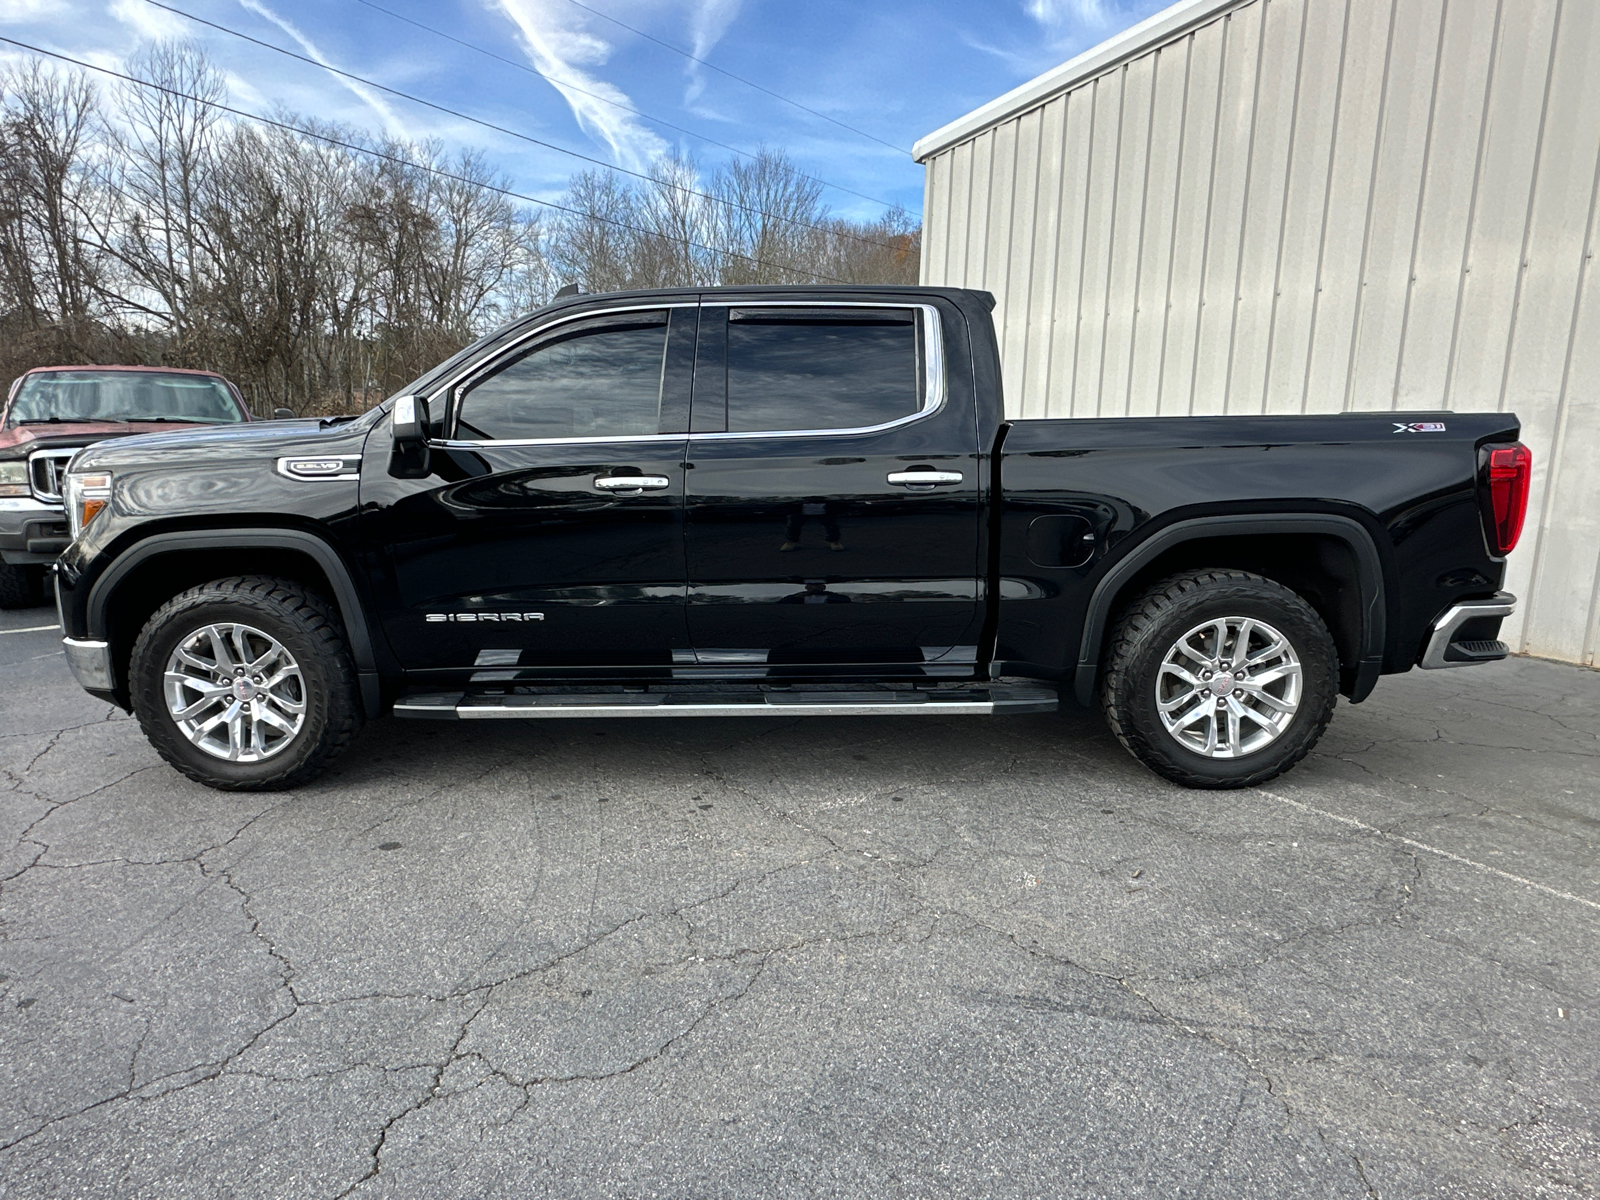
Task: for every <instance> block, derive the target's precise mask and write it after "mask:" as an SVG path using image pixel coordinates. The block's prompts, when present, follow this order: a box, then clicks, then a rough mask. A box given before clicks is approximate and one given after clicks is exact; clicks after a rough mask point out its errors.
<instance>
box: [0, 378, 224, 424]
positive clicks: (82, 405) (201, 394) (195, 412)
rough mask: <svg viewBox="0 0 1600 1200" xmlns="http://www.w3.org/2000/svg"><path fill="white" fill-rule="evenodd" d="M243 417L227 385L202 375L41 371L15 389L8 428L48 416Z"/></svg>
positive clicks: (210, 420)
mask: <svg viewBox="0 0 1600 1200" xmlns="http://www.w3.org/2000/svg"><path fill="white" fill-rule="evenodd" d="M52 419H53V420H56V421H61V422H69V421H192V422H194V423H196V424H199V425H232V424H236V423H237V422H239V421H243V420H244V419H245V418H244V412H243V411H242V410H241V409H240V407H239V405H238V404H237V403H235V401H234V398H233V393H232V392H230V391H229V390H228V385H227V384H226V383H224V382H223V381H222V380H220V379H216V378H213V377H211V376H208V375H166V374H162V373H161V372H159V371H41V372H39V373H38V374H36V375H29V376H28V377H27V378H26V379H24V380H23V381H22V386H21V387H20V388H18V389H17V396H16V399H15V400H14V401H13V402H12V404H11V413H10V416H9V418H8V419H7V421H6V424H7V425H8V426H17V425H26V424H29V423H34V422H48V421H51V420H52Z"/></svg>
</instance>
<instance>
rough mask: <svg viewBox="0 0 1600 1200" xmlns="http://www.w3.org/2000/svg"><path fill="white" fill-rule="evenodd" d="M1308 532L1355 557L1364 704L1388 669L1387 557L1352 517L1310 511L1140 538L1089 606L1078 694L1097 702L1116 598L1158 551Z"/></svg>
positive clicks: (1174, 528)
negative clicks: (1203, 541)
mask: <svg viewBox="0 0 1600 1200" xmlns="http://www.w3.org/2000/svg"><path fill="white" fill-rule="evenodd" d="M1274 533H1309V534H1323V535H1326V536H1328V537H1333V538H1337V539H1338V540H1339V541H1341V542H1343V543H1345V545H1347V546H1348V547H1349V548H1350V552H1351V554H1353V555H1354V556H1355V562H1356V576H1357V581H1358V583H1359V585H1360V588H1361V639H1360V643H1359V644H1360V646H1361V658H1360V660H1359V661H1358V663H1357V664H1356V680H1355V684H1354V686H1353V687H1352V688H1351V691H1350V702H1351V703H1352V704H1359V703H1361V701H1363V700H1365V699H1366V698H1367V697H1368V696H1369V695H1371V693H1372V688H1373V685H1375V684H1376V683H1377V682H1378V674H1379V672H1380V671H1382V669H1383V652H1384V645H1385V639H1386V638H1387V636H1388V608H1387V605H1386V603H1385V599H1384V584H1383V560H1382V558H1380V557H1379V555H1378V546H1377V543H1376V542H1374V541H1373V538H1372V534H1371V532H1370V531H1369V530H1368V529H1367V527H1366V526H1365V525H1363V524H1361V522H1359V521H1357V520H1355V519H1354V518H1352V517H1340V516H1334V515H1332V514H1311V513H1259V514H1240V515H1237V516H1221V517H1198V518H1195V519H1193V520H1188V521H1178V522H1176V523H1175V524H1172V525H1168V526H1167V527H1166V528H1165V529H1161V530H1158V531H1156V532H1155V533H1153V534H1151V535H1150V536H1149V537H1147V538H1146V539H1145V540H1144V541H1142V542H1140V543H1139V545H1138V546H1136V547H1135V548H1134V549H1133V550H1131V551H1130V552H1129V553H1127V554H1126V555H1124V556H1123V557H1122V558H1120V559H1119V560H1117V562H1116V563H1115V564H1114V565H1113V566H1112V568H1111V569H1110V570H1109V571H1107V572H1106V573H1105V574H1104V575H1103V576H1101V578H1100V582H1099V583H1097V584H1096V585H1095V588H1094V592H1093V593H1092V594H1091V595H1090V597H1089V609H1088V612H1087V613H1085V614H1084V618H1083V636H1082V638H1081V639H1080V640H1079V642H1078V664H1077V668H1076V669H1075V670H1074V671H1073V676H1072V685H1073V692H1074V694H1075V695H1076V697H1077V700H1078V703H1079V704H1082V705H1084V706H1085V707H1087V706H1089V705H1091V704H1093V702H1094V686H1095V682H1096V680H1097V678H1098V676H1099V671H1100V647H1101V643H1102V642H1103V641H1104V640H1105V635H1106V627H1107V626H1108V625H1109V624H1110V622H1111V615H1112V614H1111V602H1112V601H1113V600H1114V599H1116V595H1117V592H1118V591H1119V590H1120V589H1121V588H1122V586H1123V585H1124V584H1126V583H1127V582H1128V580H1129V579H1131V578H1133V576H1134V575H1136V574H1137V573H1138V572H1139V571H1140V570H1142V569H1143V568H1144V567H1145V566H1146V565H1148V564H1149V563H1150V561H1151V560H1152V559H1154V558H1155V557H1156V556H1157V555H1159V554H1162V553H1163V552H1165V551H1167V550H1170V549H1171V548H1172V547H1173V546H1176V545H1179V544H1181V543H1183V542H1192V541H1196V540H1197V539H1200V538H1213V537H1248V536H1251V535H1253V534H1274Z"/></svg>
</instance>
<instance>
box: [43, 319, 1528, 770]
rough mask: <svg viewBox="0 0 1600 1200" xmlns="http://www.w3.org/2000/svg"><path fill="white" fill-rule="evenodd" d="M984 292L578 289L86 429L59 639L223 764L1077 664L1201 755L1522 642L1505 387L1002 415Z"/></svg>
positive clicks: (1009, 684) (1000, 683)
mask: <svg viewBox="0 0 1600 1200" xmlns="http://www.w3.org/2000/svg"><path fill="white" fill-rule="evenodd" d="M992 307H993V300H992V298H991V297H990V296H989V295H987V294H986V293H983V292H975V291H965V290H958V289H947V288H911V287H899V288H896V287H849V288H740V289H706V290H690V291H653V292H630V293H614V294H607V295H598V296H580V297H573V298H570V299H562V300H558V301H557V302H556V303H554V304H552V305H550V306H548V307H546V308H544V309H542V310H540V311H538V312H536V313H534V314H533V315H531V316H529V317H526V318H524V319H521V320H519V321H516V322H514V323H512V324H509V325H507V326H505V327H504V328H502V329H499V330H496V331H495V332H493V333H491V334H489V335H488V336H486V337H484V338H483V339H481V340H480V341H478V342H477V343H476V344H474V345H472V346H470V347H468V348H467V349H466V350H463V351H462V352H461V353H459V354H457V355H455V356H454V357H452V358H450V359H449V360H448V361H446V362H444V363H443V364H441V365H440V366H438V367H437V368H435V369H434V370H432V371H430V372H429V373H428V374H427V375H425V376H424V377H423V378H421V379H419V380H417V381H416V382H415V383H414V384H412V385H411V386H410V387H408V388H406V389H404V391H403V392H402V393H400V394H397V395H395V396H393V397H391V398H390V399H389V400H387V401H385V402H384V403H383V404H382V405H380V406H378V407H377V408H375V409H373V410H371V411H369V412H368V413H366V414H365V415H364V416H361V417H358V418H354V419H341V420H321V421H297V422H278V423H274V424H270V425H242V424H241V425H237V426H233V427H230V428H218V429H210V430H204V431H190V432H184V433H172V434H158V435H153V436H149V437H140V438H132V439H127V440H121V441H115V442H102V443H100V444H98V445H95V446H91V447H89V448H88V449H86V450H84V451H82V452H81V453H80V454H78V456H77V457H76V458H75V459H74V460H73V461H72V463H71V466H70V468H69V470H68V472H67V475H66V480H65V494H66V499H67V507H68V515H69V519H70V521H71V523H72V533H73V538H74V540H73V542H72V544H71V546H70V547H69V548H68V550H67V551H66V553H65V554H64V555H63V556H62V558H61V559H60V561H59V563H58V565H57V571H56V586H57V596H58V602H59V605H60V609H61V621H62V627H63V631H64V633H65V635H66V636H65V650H66V655H67V659H68V661H69V663H70V665H71V668H72V670H73V672H74V674H75V675H76V676H77V678H78V680H79V682H80V683H81V684H82V685H83V686H84V687H85V688H86V689H88V691H89V692H91V693H92V694H93V695H95V696H98V697H100V698H102V699H105V700H109V701H112V702H114V703H115V704H118V705H120V706H122V707H123V708H125V709H128V710H130V711H132V712H133V713H135V714H136V715H137V716H138V719H139V721H140V723H141V725H142V726H143V728H144V731H145V733H146V734H147V736H148V737H149V738H150V740H151V742H152V743H153V744H154V745H155V747H156V748H157V750H159V752H160V753H161V754H162V755H163V756H164V757H165V758H166V759H167V761H168V762H170V763H171V764H172V765H173V766H174V767H176V768H177V769H178V770H180V771H183V772H184V773H185V774H187V775H189V776H190V777H191V778H194V779H196V780H199V781H200V782H202V783H205V784H209V785H211V786H213V787H218V788H225V789H252V788H270V787H287V786H291V785H294V784H296V783H299V782H301V781H303V780H306V779H308V778H310V777H311V776H312V775H314V774H315V773H316V772H317V771H319V770H321V769H322V768H323V767H324V766H325V765H326V764H327V763H328V762H329V761H330V760H331V759H332V758H333V757H334V756H335V755H336V754H337V753H338V752H339V751H340V750H342V749H343V748H344V746H345V745H346V743H348V742H349V740H350V739H351V737H352V735H353V734H354V733H355V732H356V731H357V729H358V728H359V727H360V726H361V724H362V723H363V721H365V720H368V719H371V718H375V717H378V716H380V715H382V714H387V713H391V712H392V713H393V714H394V715H396V716H398V717H405V718H415V719H433V720H440V719H442V720H452V721H478V720H537V719H550V718H570V717H589V718H593V717H616V716H626V717H687V716H715V717H747V716H765V717H799V716H824V715H828V716H856V715H861V716H897V717H920V716H939V715H967V714H999V713H1025V712H1040V711H1046V710H1050V709H1053V708H1055V707H1056V705H1057V704H1058V702H1059V701H1060V699H1061V698H1062V697H1063V696H1065V697H1069V698H1074V699H1076V701H1078V702H1080V703H1082V704H1086V705H1093V704H1099V705H1100V706H1101V707H1102V709H1103V711H1104V713H1105V716H1106V718H1107V720H1108V721H1109V723H1110V725H1111V728H1112V729H1113V730H1114V731H1115V733H1116V735H1117V737H1118V738H1119V739H1121V741H1122V742H1123V744H1124V745H1125V746H1126V747H1127V748H1128V749H1129V750H1130V751H1131V752H1132V753H1133V754H1135V755H1136V756H1137V757H1138V758H1139V759H1141V760H1142V761H1143V762H1145V763H1146V764H1147V765H1148V766H1150V767H1151V768H1153V769H1154V770H1155V771H1157V772H1159V773H1160V774H1162V775H1164V776H1166V777H1167V778H1168V779H1171V780H1175V781H1177V782H1178V783H1181V784H1186V785H1189V786H1195V787H1237V786H1242V785H1248V784H1254V783H1258V782H1260V781H1262V780H1266V779H1270V778H1272V777H1273V776H1275V775H1277V774H1279V773H1281V772H1282V771H1284V770H1286V769H1288V768H1289V767H1291V766H1292V765H1293V764H1294V763H1296V762H1297V761H1298V760H1299V759H1301V758H1302V757H1303V756H1304V755H1305V754H1306V753H1307V752H1308V751H1309V750H1310V749H1311V747H1312V746H1313V745H1314V744H1315V743H1316V741H1317V739H1318V737H1319V736H1320V735H1321V733H1322V731H1323V729H1324V727H1325V726H1326V725H1327V723H1328V720H1329V717H1330V716H1331V714H1332V712H1333V708H1334V704H1335V701H1336V698H1337V697H1338V696H1339V695H1341V694H1342V695H1344V696H1345V697H1347V698H1348V700H1349V701H1350V702H1351V703H1359V702H1360V701H1361V700H1363V699H1365V698H1366V696H1367V695H1368V694H1369V693H1370V692H1371V691H1372V689H1373V685H1374V684H1375V683H1376V682H1377V680H1378V677H1379V676H1380V675H1384V674H1392V673H1395V672H1401V671H1408V670H1410V669H1411V668H1413V667H1417V666H1421V667H1430V668H1431V667H1456V666H1470V665H1478V664H1483V663H1487V662H1490V661H1493V660H1495V659H1499V658H1503V657H1504V656H1505V655H1506V653H1507V648H1506V647H1505V646H1504V645H1503V644H1502V643H1501V642H1500V641H1499V640H1498V633H1499V626H1500V622H1501V619H1502V618H1503V617H1505V616H1507V615H1508V614H1509V613H1511V611H1512V608H1513V605H1514V599H1513V598H1512V597H1511V596H1509V595H1507V594H1505V593H1504V592H1502V591H1500V585H1501V583H1502V580H1503V575H1504V572H1505V559H1506V555H1507V554H1508V553H1509V552H1510V550H1511V548H1512V546H1513V545H1514V544H1515V543H1516V540H1517V536H1518V533H1519V530H1520V528H1521V524H1522V518H1523V513H1524V510H1525V507H1526V500H1527V488H1528V475H1529V456H1528V452H1527V450H1526V448H1525V447H1523V446H1522V445H1520V444H1519V443H1518V442H1517V437H1518V434H1519V426H1518V422H1517V419H1516V418H1515V417H1514V416H1509V415H1506V414H1503V413H1472V414H1466V413H1437V412H1435V413H1426V414H1412V413H1391V412H1369V413H1346V414H1343V415H1338V416H1266V417H1262V416H1218V417H1190V418H1184V417H1179V418H1116V419H1093V420H1085V419H1080V420H1015V419H1007V417H1006V416H1005V415H1004V409H1003V406H1002V402H1001V383H1000V366H999V356H998V352H997V348H996V344H995V335H994V330H993V327H992V324H991V320H990V311H991V309H992Z"/></svg>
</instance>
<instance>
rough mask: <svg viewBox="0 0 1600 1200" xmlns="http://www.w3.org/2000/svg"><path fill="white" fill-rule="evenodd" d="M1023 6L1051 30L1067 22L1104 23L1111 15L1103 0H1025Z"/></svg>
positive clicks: (1081, 23)
mask: <svg viewBox="0 0 1600 1200" xmlns="http://www.w3.org/2000/svg"><path fill="white" fill-rule="evenodd" d="M1023 8H1024V9H1025V10H1026V11H1027V13H1028V15H1029V16H1030V17H1032V18H1033V19H1034V20H1035V21H1037V22H1039V24H1041V25H1043V26H1044V27H1045V28H1047V29H1049V30H1051V31H1052V32H1053V31H1056V30H1059V29H1060V28H1061V27H1062V26H1063V25H1067V24H1078V25H1104V24H1105V23H1106V22H1107V20H1109V19H1110V16H1111V14H1110V13H1109V12H1108V11H1107V10H1106V4H1105V0H1026V3H1025V4H1024V5H1023Z"/></svg>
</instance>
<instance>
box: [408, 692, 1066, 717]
mask: <svg viewBox="0 0 1600 1200" xmlns="http://www.w3.org/2000/svg"><path fill="white" fill-rule="evenodd" d="M1058 705H1059V698H1058V696H1057V693H1056V691H1055V689H1053V688H1045V687H1037V686H1028V685H1010V684H995V685H992V686H988V687H979V688H966V689H962V690H955V689H951V690H948V691H947V690H942V689H941V690H926V691H915V690H912V689H909V688H908V689H906V690H904V691H891V690H888V689H882V690H862V691H820V690H819V691H800V690H795V691H789V690H784V691H753V690H752V691H748V692H727V691H721V692H692V691H666V690H663V691H647V690H641V691H629V692H625V691H600V692H596V691H588V692H578V691H573V692H534V693H529V692H515V693H512V694H509V695H476V694H472V693H466V692H446V693H435V694H431V695H417V696H406V697H404V698H402V699H401V700H400V701H398V702H397V703H396V704H395V706H394V715H395V716H397V717H409V718H412V719H419V718H420V719H424V720H426V719H434V720H440V719H442V720H446V721H452V720H459V721H494V720H524V721H525V720H538V719H544V718H555V717H881V716H893V717H950V716H961V717H965V716H989V715H994V714H1000V713H1040V712H1054V711H1055V710H1056V708H1057V706H1058Z"/></svg>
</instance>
